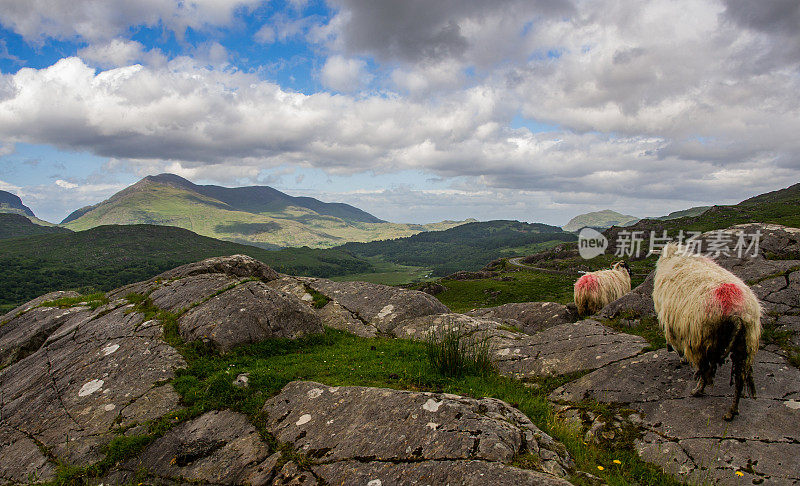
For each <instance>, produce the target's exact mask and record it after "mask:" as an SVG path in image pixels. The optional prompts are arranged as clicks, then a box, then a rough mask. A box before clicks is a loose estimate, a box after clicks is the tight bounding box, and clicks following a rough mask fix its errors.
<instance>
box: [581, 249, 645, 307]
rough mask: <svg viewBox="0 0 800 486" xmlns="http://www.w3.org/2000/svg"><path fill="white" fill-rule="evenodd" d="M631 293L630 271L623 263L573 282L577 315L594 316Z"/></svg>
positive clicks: (591, 273) (588, 274)
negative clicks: (587, 314)
mask: <svg viewBox="0 0 800 486" xmlns="http://www.w3.org/2000/svg"><path fill="white" fill-rule="evenodd" d="M630 291H631V269H630V267H629V266H628V264H627V263H625V262H624V261H619V262H617V263H615V264H614V265H613V266H612V267H611V269H610V270H598V271H596V272H590V273H587V274H585V275H583V276H582V277H581V278H579V279H578V280H577V281H576V282H575V289H574V296H575V306H576V307H577V308H578V314H579V315H581V316H582V315H585V314H586V313H587V312H588V313H589V314H594V313H596V312H598V311H599V310H600V309H602V308H603V307H605V306H606V305H608V304H610V303H611V302H614V301H615V300H617V299H619V298H620V297H622V296H623V295H625V294H627V293H628V292H630Z"/></svg>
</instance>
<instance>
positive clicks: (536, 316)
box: [467, 302, 577, 334]
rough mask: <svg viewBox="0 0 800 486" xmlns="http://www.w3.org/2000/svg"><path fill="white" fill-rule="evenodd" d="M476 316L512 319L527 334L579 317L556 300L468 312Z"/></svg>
mask: <svg viewBox="0 0 800 486" xmlns="http://www.w3.org/2000/svg"><path fill="white" fill-rule="evenodd" d="M467 315H470V316H474V317H485V318H489V319H495V320H500V321H506V322H507V323H508V324H510V325H515V324H514V323H513V322H511V321H517V322H518V323H520V324H521V330H522V331H523V332H525V333H527V334H535V333H537V332H539V331H541V330H544V329H548V328H551V327H553V326H557V325H559V324H566V323H568V322H573V321H574V320H575V318H576V317H577V316H576V315H574V314H573V313H572V312H570V310H569V309H568V308H567V306H565V305H562V304H557V303H555V302H522V303H512V304H504V305H501V306H498V307H489V308H485V309H475V310H473V311H470V312H468V313H467Z"/></svg>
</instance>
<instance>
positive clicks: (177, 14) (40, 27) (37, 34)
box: [0, 0, 261, 42]
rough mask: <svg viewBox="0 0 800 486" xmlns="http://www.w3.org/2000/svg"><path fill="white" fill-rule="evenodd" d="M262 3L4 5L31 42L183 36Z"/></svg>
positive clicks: (52, 1)
mask: <svg viewBox="0 0 800 486" xmlns="http://www.w3.org/2000/svg"><path fill="white" fill-rule="evenodd" d="M259 3H261V0H186V1H180V2H178V1H175V0H136V1H128V0H5V1H4V2H3V4H2V6H0V23H2V24H4V25H6V26H7V27H9V28H11V29H13V30H14V31H15V32H17V33H18V34H20V35H22V36H23V37H24V38H25V39H26V40H28V41H37V42H40V41H41V40H43V39H44V38H47V37H53V38H72V37H74V36H79V37H82V38H84V39H86V40H89V41H102V40H109V39H112V38H114V37H116V36H118V35H121V34H124V33H126V32H127V31H128V27H131V26H137V25H146V26H155V25H159V24H161V25H164V27H166V28H167V29H170V30H173V31H174V32H175V33H176V34H177V35H178V36H182V35H183V33H184V31H185V30H186V29H187V28H189V27H191V28H192V29H195V30H199V29H203V28H205V27H207V26H224V25H229V24H230V23H231V22H232V20H233V18H234V15H235V12H236V11H237V9H239V8H241V7H253V6H255V5H257V4H259Z"/></svg>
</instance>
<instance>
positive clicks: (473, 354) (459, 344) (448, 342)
mask: <svg viewBox="0 0 800 486" xmlns="http://www.w3.org/2000/svg"><path fill="white" fill-rule="evenodd" d="M425 348H426V351H427V356H428V361H429V362H430V363H431V365H432V366H433V368H434V369H435V370H436V371H437V372H439V373H440V374H441V375H443V376H449V377H454V378H457V377H460V376H464V375H484V376H485V375H488V374H490V373H492V372H493V371H494V364H493V363H492V359H491V343H490V340H489V336H488V335H487V334H486V333H481V332H476V333H465V332H463V331H459V330H457V329H452V328H449V327H448V328H445V329H443V330H441V331H439V332H432V333H431V334H430V336H428V339H427V340H426V341H425Z"/></svg>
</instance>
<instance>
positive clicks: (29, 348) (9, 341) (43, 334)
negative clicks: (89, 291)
mask: <svg viewBox="0 0 800 486" xmlns="http://www.w3.org/2000/svg"><path fill="white" fill-rule="evenodd" d="M48 295H51V294H48ZM89 314H90V311H89V309H88V307H71V308H67V309H59V308H58V307H32V308H30V309H29V310H27V311H23V312H21V313H17V314H15V316H16V317H11V318H10V319H9V320H8V321H7V322H5V324H3V325H2V326H0V368H2V367H4V366H8V365H9V364H11V363H14V362H15V361H18V360H20V359H22V358H24V357H26V356H28V355H30V354H31V353H33V352H35V351H36V350H37V349H39V348H40V347H41V346H42V344H44V342H45V341H46V340H47V338H48V337H50V335H51V334H52V333H53V332H55V330H56V329H58V328H59V327H60V326H61V325H63V324H64V323H65V322H67V321H69V320H71V319H76V318H77V319H80V318H81V317H85V316H88V315H89Z"/></svg>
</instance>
